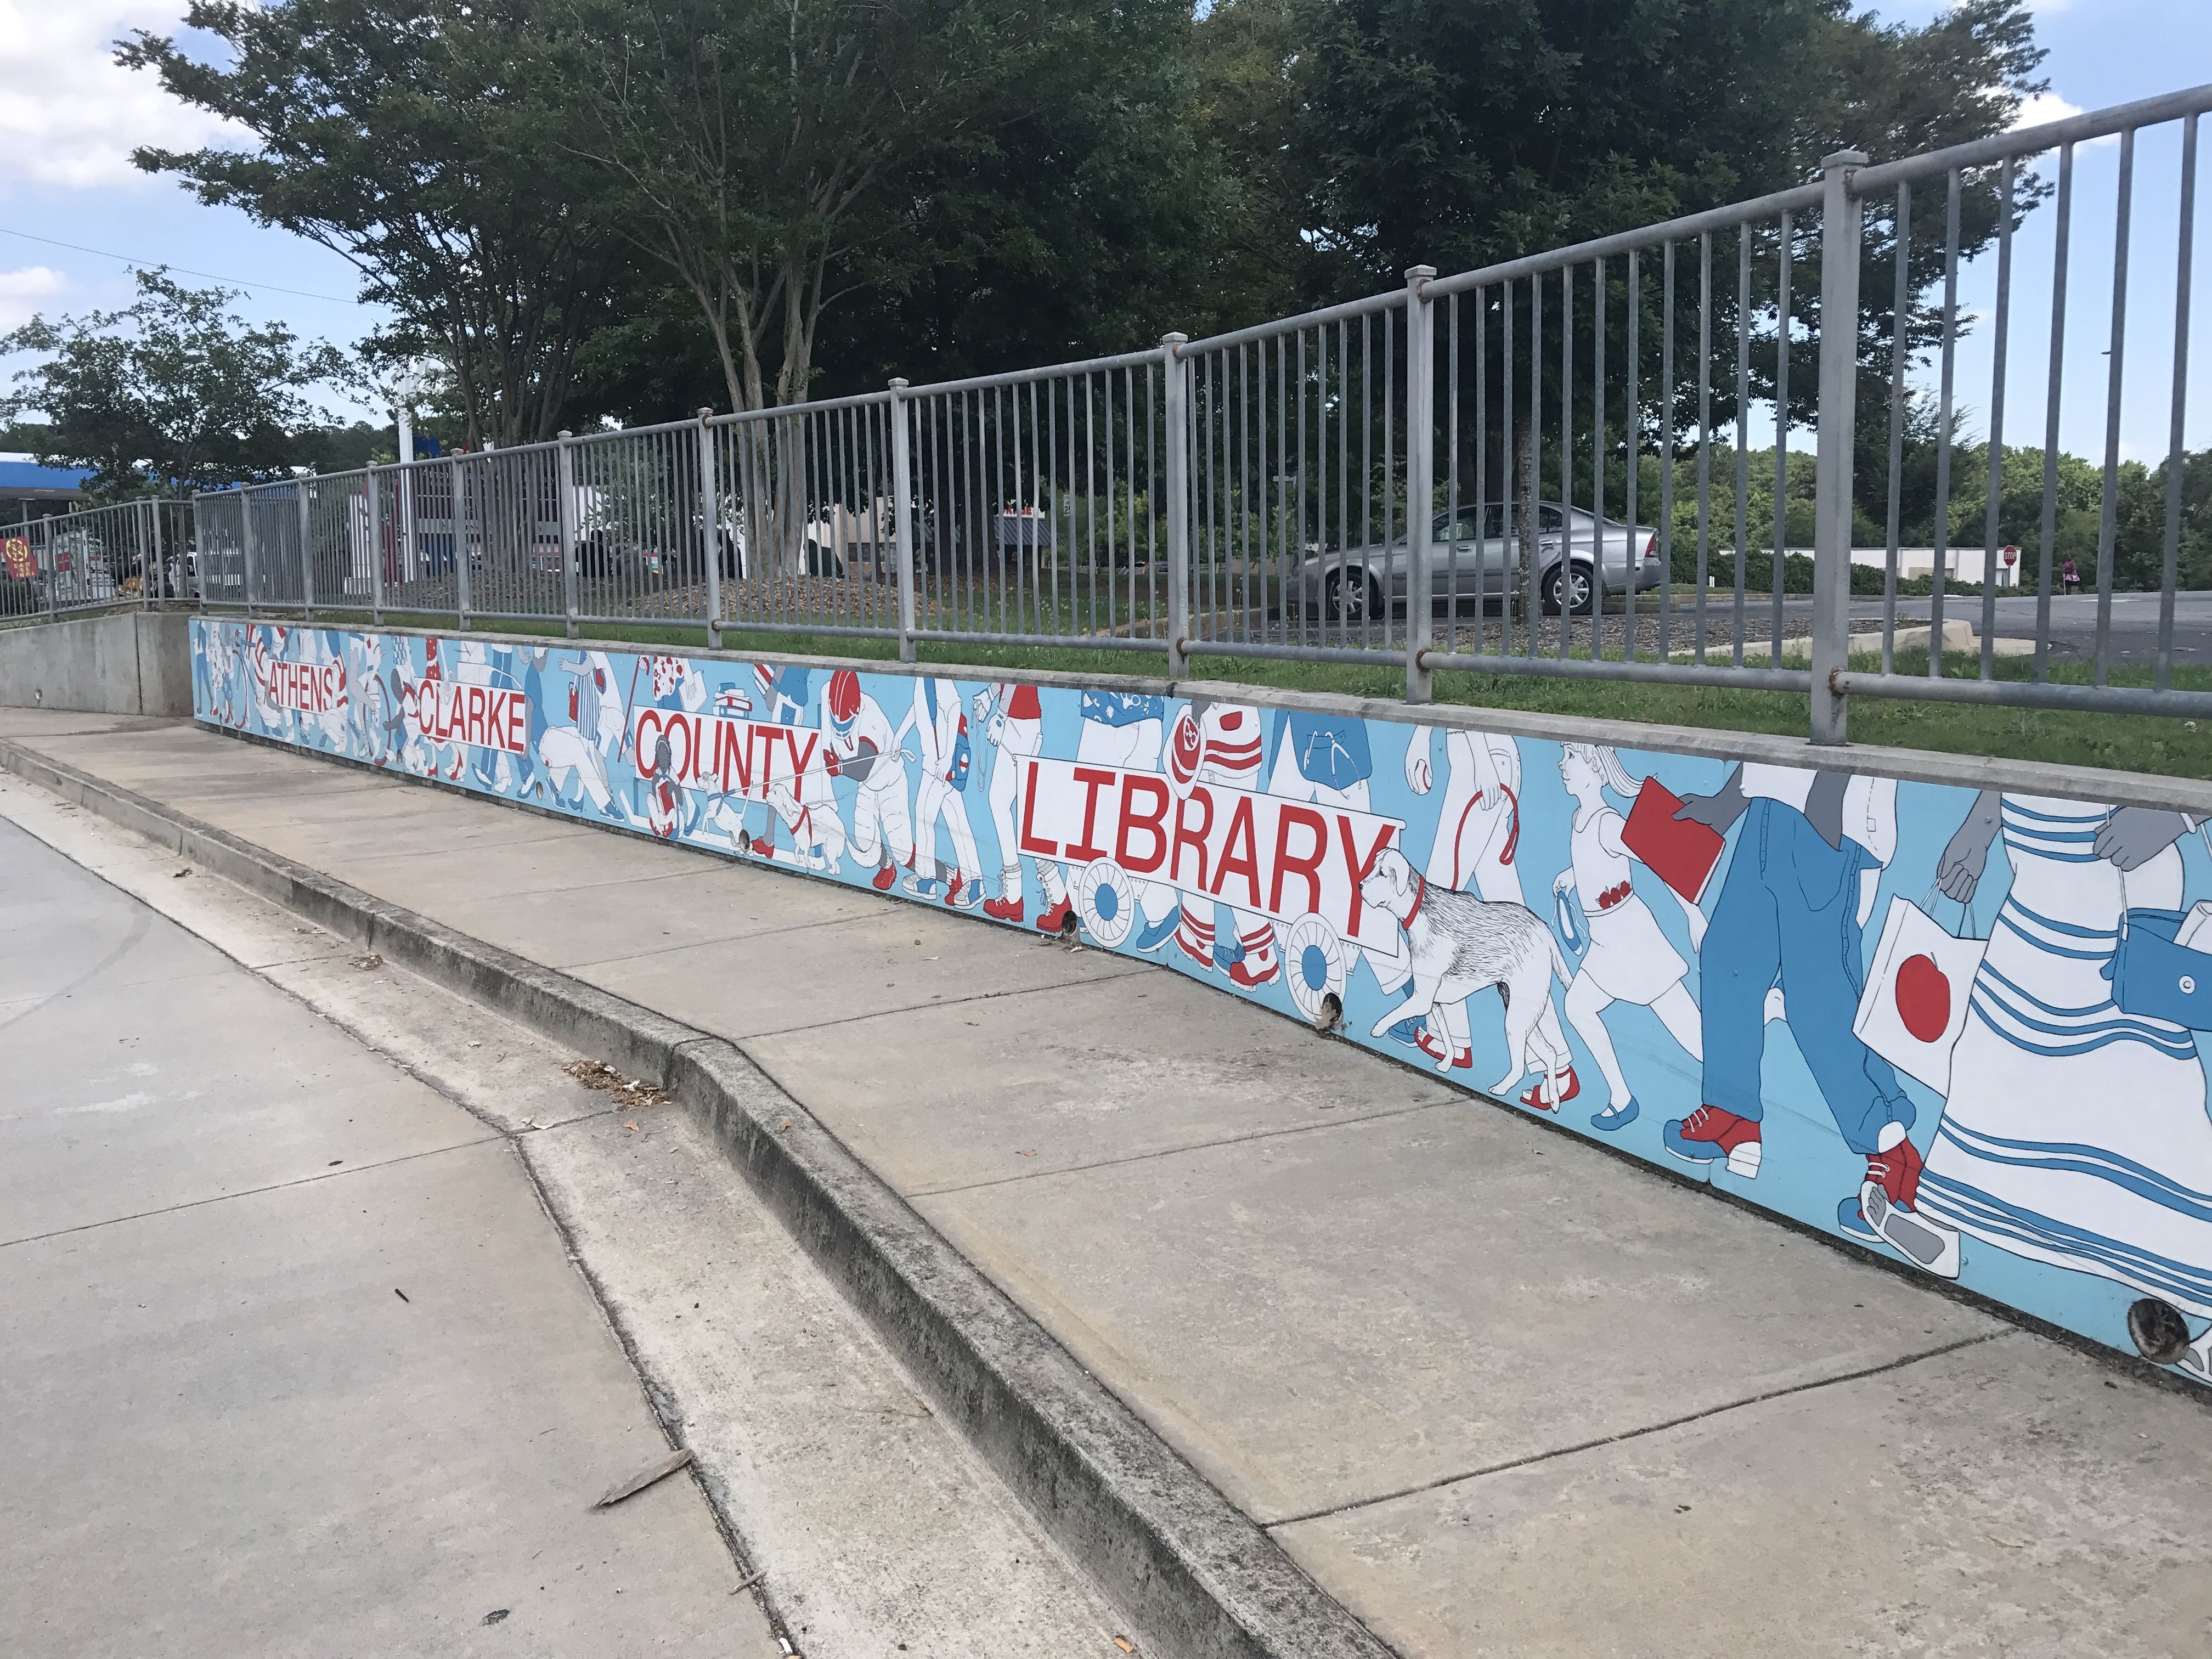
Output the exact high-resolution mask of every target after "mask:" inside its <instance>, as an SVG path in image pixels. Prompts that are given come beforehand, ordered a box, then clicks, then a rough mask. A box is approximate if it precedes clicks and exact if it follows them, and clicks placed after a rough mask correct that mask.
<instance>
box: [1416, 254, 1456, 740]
mask: <svg viewBox="0 0 2212 1659" xmlns="http://www.w3.org/2000/svg"><path fill="white" fill-rule="evenodd" d="M1436 274H1437V268H1436V267H1435V266H1434V265H1409V266H1407V269H1406V701H1407V702H1428V701H1429V699H1430V696H1431V693H1432V690H1433V681H1434V679H1435V676H1434V674H1433V673H1432V672H1431V671H1430V669H1429V666H1428V664H1427V662H1426V661H1425V653H1426V652H1427V650H1428V648H1429V647H1430V646H1431V644H1432V643H1433V642H1434V641H1435V639H1436V591H1435V586H1434V584H1432V583H1431V581H1430V580H1429V520H1430V519H1431V518H1432V517H1433V516H1434V515H1435V513H1436V510H1437V489H1436V467H1437V456H1436V406H1437V386H1436V326H1437V313H1436V307H1435V306H1434V305H1432V304H1431V302H1430V301H1428V300H1427V299H1425V298H1424V297H1423V295H1422V290H1423V289H1425V288H1426V287H1427V286H1428V285H1429V283H1430V282H1431V281H1432V280H1433V279H1434V278H1435V276H1436ZM1454 614H1455V615H1456V614H1457V611H1456V607H1455V610H1454Z"/></svg>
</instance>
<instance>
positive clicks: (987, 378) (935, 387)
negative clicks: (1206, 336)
mask: <svg viewBox="0 0 2212 1659" xmlns="http://www.w3.org/2000/svg"><path fill="white" fill-rule="evenodd" d="M1184 349H1186V350H1188V349H1189V348H1188V347H1185V348H1184ZM1159 361H1160V349H1159V348H1158V346H1150V347H1147V348H1146V349H1144V350H1142V351H1123V352H1118V353H1116V354H1115V356H1111V357H1085V358H1084V359H1083V360H1081V361H1080V362H1071V363H1053V364H1050V365H1048V367H1046V368H1010V369H1007V370H1006V371H1005V372H1004V373H1003V374H971V375H969V377H968V378H967V379H966V380H937V381H933V382H932V383H931V384H929V385H927V386H908V388H907V389H906V391H905V392H904V393H903V394H902V395H903V396H904V397H905V398H906V400H907V401H908V403H912V402H914V401H915V399H917V398H933V397H938V396H941V395H944V394H946V393H950V392H987V391H989V390H990V389H991V388H992V387H994V386H1022V385H1025V384H1027V383H1028V382H1030V381H1032V380H1058V379H1060V377H1061V376H1063V375H1074V374H1106V373H1109V372H1111V371H1112V370H1114V369H1117V368H1145V367H1146V366H1147V365H1149V364H1157V363H1158V362H1159Z"/></svg>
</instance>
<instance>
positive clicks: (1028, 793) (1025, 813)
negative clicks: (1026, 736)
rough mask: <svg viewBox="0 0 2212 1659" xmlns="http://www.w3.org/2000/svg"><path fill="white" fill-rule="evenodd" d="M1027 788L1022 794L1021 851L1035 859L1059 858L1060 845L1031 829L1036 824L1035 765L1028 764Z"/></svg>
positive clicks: (1032, 762)
mask: <svg viewBox="0 0 2212 1659" xmlns="http://www.w3.org/2000/svg"><path fill="white" fill-rule="evenodd" d="M1028 781H1029V787H1028V788H1026V789H1024V791H1023V792H1022V833H1021V836H1020V841H1021V850H1022V851H1023V852H1024V853H1027V854H1030V855H1031V856H1032V857H1035V858H1042V859H1050V858H1058V857H1059V856H1060V843H1059V842H1056V841H1047V840H1045V839H1044V838H1043V837H1042V836H1039V835H1038V834H1037V833H1036V830H1035V829H1034V828H1033V827H1032V826H1033V825H1034V824H1035V823H1036V798H1037V763H1036V762H1035V761H1031V762H1030V775H1029V780H1028Z"/></svg>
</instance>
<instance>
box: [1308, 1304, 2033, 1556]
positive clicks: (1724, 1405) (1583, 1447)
mask: <svg viewBox="0 0 2212 1659" xmlns="http://www.w3.org/2000/svg"><path fill="white" fill-rule="evenodd" d="M2021 1334H2022V1333H2021V1332H2020V1331H2017V1330H2010V1329H2007V1330H1998V1331H1984V1332H1983V1333H1982V1334H1980V1335H1979V1336H1967V1337H1961V1338H1960V1340H1958V1341H1956V1342H1946V1343H1943V1344H1942V1345H1941V1346H1936V1347H1933V1348H1923V1349H1922V1350H1921V1351H1920V1352H1917V1353H1909V1354H1904V1355H1900V1356H1899V1358H1895V1359H1886V1360H1884V1361H1883V1362H1882V1363H1881V1364H1879V1365H1863V1366H1861V1367H1860V1368H1859V1369H1858V1370H1853V1371H1838V1373H1836V1375H1835V1376H1818V1377H1814V1378H1813V1379H1812V1380H1811V1381H1810V1382H1806V1383H1791V1384H1790V1386H1789V1387H1787V1388H1783V1389H1766V1390H1765V1392H1763V1393H1760V1394H1753V1395H1745V1396H1744V1397H1743V1398H1742V1399H1741V1400H1724V1401H1722V1402H1721V1403H1720V1404H1719V1405H1717V1406H1708V1407H1705V1409H1704V1410H1703V1411H1695V1412H1686V1413H1683V1414H1682V1415H1681V1416H1680V1417H1670V1418H1668V1419H1666V1420H1665V1421H1664V1422H1660V1423H1647V1424H1645V1425H1644V1426H1643V1427H1642V1428H1638V1429H1623V1430H1622V1431H1620V1433H1619V1434H1607V1435H1600V1436H1599V1437H1597V1438H1596V1439H1595V1440H1583V1441H1578V1442H1577V1443H1575V1444H1573V1445H1571V1446H1555V1447H1553V1448H1552V1449H1550V1450H1548V1451H1540V1452H1530V1453H1529V1454H1528V1455H1527V1456H1526V1457H1510V1458H1508V1459H1506V1460H1505V1461H1504V1462H1502V1463H1490V1464H1486V1465H1485V1466H1484V1467H1482V1468H1478V1469H1463V1470H1462V1471H1460V1472H1459V1473H1457V1474H1443V1475H1438V1476H1437V1478H1436V1479H1435V1480H1424V1481H1421V1482H1420V1483H1419V1484H1418V1485H1416V1486H1401V1487H1400V1488H1399V1489H1398V1490H1397V1491H1395V1492H1377V1493H1376V1494H1375V1495H1374V1496H1373V1497H1371V1498H1352V1499H1350V1500H1349V1501H1348V1502H1346V1503H1342V1504H1331V1505H1330V1506H1329V1507H1328V1508H1327V1509H1319V1510H1309V1511H1308V1512H1307V1513H1305V1514H1304V1515H1288V1516H1283V1517H1282V1518H1281V1519H1280V1520H1277V1521H1270V1522H1266V1527H1267V1530H1268V1531H1269V1532H1279V1531H1281V1530H1282V1529H1283V1528H1285V1527H1297V1526H1303V1525H1304V1523H1305V1522H1309V1521H1328V1520H1331V1519H1333V1518H1334V1517H1335V1516H1340V1515H1350V1514H1352V1512H1354V1511H1355V1510H1364V1509H1371V1508H1373V1507H1374V1506H1375V1505H1376V1504H1389V1503H1395V1501H1397V1500H1398V1499H1399V1498H1418V1497H1419V1496H1420V1495H1421V1494H1422V1493H1424V1492H1441V1491H1443V1488H1445V1487H1446V1486H1459V1485H1461V1484H1462V1482H1465V1481H1468V1480H1482V1479H1483V1478H1484V1477H1486V1476H1487V1475H1492V1474H1506V1473H1508V1472H1509V1471H1510V1470H1513V1469H1525V1468H1529V1467H1530V1466H1531V1465H1533V1464H1537V1463H1549V1462H1554V1461H1555V1460H1557V1459H1559V1458H1562V1457H1573V1456H1575V1455H1577V1454H1579V1453H1582V1452H1586V1451H1596V1450H1598V1449H1601V1448H1602V1447H1606V1446H1619V1445H1623V1444H1626V1443H1627V1442H1629V1441H1632V1440H1642V1439H1645V1438H1648V1437H1650V1436H1652V1435H1655V1434H1664V1433H1666V1432H1667V1431H1668V1430H1669V1429H1679V1428H1681V1427H1682V1426H1684V1425H1686V1424H1690V1423H1702V1422H1703V1421H1705V1419H1707V1418H1709V1417H1722V1416H1725V1415H1726V1414H1727V1413H1729V1412H1736V1411H1741V1410H1743V1409H1744V1408H1745V1407H1747V1406H1757V1405H1761V1404H1763V1403H1765V1401H1770V1400H1786V1399H1788V1398H1789V1397H1790V1395H1799V1394H1813V1393H1815V1392H1817V1391H1818V1390H1820V1389H1832V1388H1834V1387H1836V1386H1837V1385H1838V1384H1839V1383H1857V1382H1861V1381H1863V1379H1865V1378H1867V1377H1869V1376H1881V1375H1882V1374H1883V1373H1885V1372H1887V1371H1901V1370H1905V1369H1907V1368H1908V1367H1910V1366H1913V1365H1917V1364H1921V1363H1922V1362H1923V1360H1929V1359H1941V1358H1942V1357H1943V1356H1944V1355H1945V1354H1947V1353H1956V1352H1959V1351H1960V1349H1961V1348H1973V1347H1978V1346H1981V1345H1982V1344H1983V1343H1984V1342H1994V1341H1996V1340H1997V1339H1998V1338H2000V1337H2005V1336H2019V1335H2021Z"/></svg>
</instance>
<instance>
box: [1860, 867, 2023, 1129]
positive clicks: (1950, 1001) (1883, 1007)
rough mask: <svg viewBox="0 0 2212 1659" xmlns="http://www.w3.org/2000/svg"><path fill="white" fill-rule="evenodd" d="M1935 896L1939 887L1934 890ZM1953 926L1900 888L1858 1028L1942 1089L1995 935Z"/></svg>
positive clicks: (1878, 1049)
mask: <svg viewBox="0 0 2212 1659" xmlns="http://www.w3.org/2000/svg"><path fill="white" fill-rule="evenodd" d="M1931 898H1932V894H1931ZM1960 927H1961V928H1962V929H1965V930H1966V933H1968V935H1969V937H1966V938H1964V939H1961V938H1960V937H1959V936H1958V935H1957V934H1955V933H1951V932H1949V931H1948V930H1947V929H1946V928H1945V927H1943V926H1942V924H1941V923H1939V922H1938V921H1936V918H1935V917H1933V916H1931V915H1929V914H1928V912H1927V910H1926V908H1923V906H1921V905H1918V904H1915V903H1914V902H1912V901H1911V899H1909V898H1905V897H1904V896H1902V895H1895V894H1893V895H1892V896H1891V898H1890V901H1889V915H1887V917H1885V918H1884V919H1883V921H1882V924H1881V943H1879V944H1878V945H1875V951H1874V962H1873V964H1872V966H1870V967H1869V969H1868V970H1867V982H1866V989H1865V990H1863V992H1861V993H1860V994H1859V1011H1858V1015H1857V1018H1854V1019H1853V1020H1852V1021H1851V1030H1852V1031H1854V1032H1855V1033H1856V1034H1857V1036H1858V1039H1859V1041H1860V1042H1863V1043H1865V1044H1866V1046H1867V1047H1868V1048H1871V1049H1873V1050H1874V1051H1875V1053H1876V1054H1880V1055H1881V1057H1882V1058H1883V1059H1884V1060H1887V1061H1888V1062H1889V1063H1890V1064H1891V1065H1893V1066H1895V1067H1897V1069H1898V1070H1899V1071H1900V1072H1902V1073H1905V1075H1906V1076H1907V1077H1911V1078H1917V1079H1918V1080H1919V1081H1921V1082H1923V1083H1924V1084H1926V1085H1928V1086H1929V1088H1931V1089H1933V1090H1934V1091H1936V1093H1937V1094H1938V1095H1945V1096H1948V1094H1949V1093H1950V1092H1951V1050H1952V1048H1953V1047H1954V1045H1955V1044H1956V1043H1957V1042H1958V1041H1959V1033H1960V1031H1962V1030H1965V1029H1966V999H1967V996H1968V994H1970V993H1971V992H1972V989H1973V986H1974V975H1976V974H1978V973H1979V972H1980V971H1981V966H1982V952H1983V951H1985V950H1987V949H1988V948H1989V941H1988V940H1986V939H1975V938H1972V936H1971V935H1972V927H1973V922H1972V916H1971V915H1970V914H1969V913H1968V912H1967V910H1966V906H1964V905H1961V906H1960Z"/></svg>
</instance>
